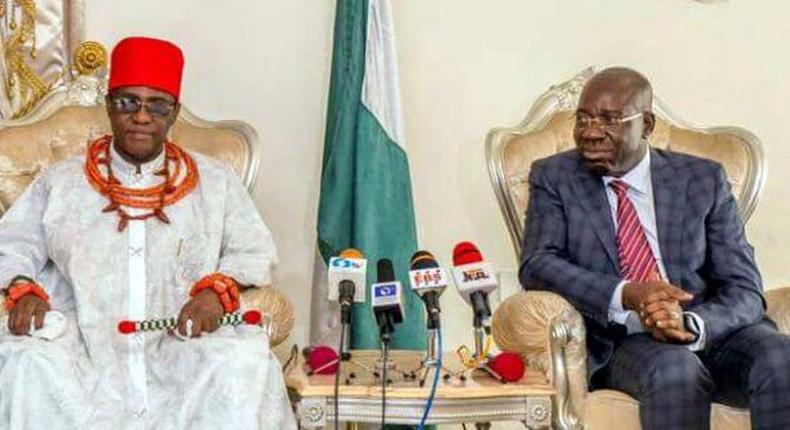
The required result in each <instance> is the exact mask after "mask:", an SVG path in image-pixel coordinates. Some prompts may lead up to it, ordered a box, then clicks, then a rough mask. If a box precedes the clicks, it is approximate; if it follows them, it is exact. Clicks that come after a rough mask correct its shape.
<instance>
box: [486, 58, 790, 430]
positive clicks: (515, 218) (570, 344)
mask: <svg viewBox="0 0 790 430" xmlns="http://www.w3.org/2000/svg"><path fill="white" fill-rule="evenodd" d="M596 70H597V69H596V68H594V67H591V68H589V69H586V70H584V71H583V72H581V73H579V74H578V75H577V76H575V77H574V78H572V79H571V80H569V81H567V82H564V83H562V84H559V85H555V86H553V87H551V88H550V89H549V90H548V91H547V92H546V93H545V94H544V95H543V96H541V97H540V98H539V99H538V101H537V102H536V103H535V104H534V105H533V107H532V108H531V109H530V111H529V113H528V114H527V116H526V118H525V119H524V120H523V121H522V122H521V123H520V124H518V125H517V126H515V127H509V128H497V129H493V130H492V131H491V132H490V133H489V134H488V138H487V142H486V158H487V160H488V169H489V174H490V177H491V182H492V184H493V187H494V191H495V193H496V196H497V199H498V200H499V205H500V208H501V210H502V213H503V215H504V217H505V222H506V224H507V227H508V230H509V232H510V239H511V241H512V244H513V248H514V251H515V254H516V256H518V255H519V254H520V247H521V245H520V244H521V238H522V233H523V226H524V216H525V211H526V207H527V202H528V200H529V184H528V179H527V178H528V177H529V170H530V166H531V163H532V161H534V160H536V159H539V158H543V157H546V156H549V155H552V154H555V153H557V152H561V151H564V150H567V149H570V148H573V147H574V142H573V135H572V130H573V121H572V119H571V115H570V114H571V112H573V111H574V110H575V107H576V103H577V101H578V96H579V93H580V91H581V89H582V87H583V86H584V83H585V82H586V81H587V79H589V78H590V77H591V76H592V75H593V74H594V73H595V72H596ZM653 109H654V111H655V113H656V115H657V117H658V121H657V125H656V130H655V132H654V133H653V136H652V137H651V145H653V146H655V147H658V148H664V149H669V150H672V151H677V152H684V153H689V154H693V155H697V156H701V157H706V158H710V159H713V160H716V161H718V162H720V163H721V164H722V165H724V167H725V170H726V171H727V175H728V177H729V180H730V182H731V184H732V189H733V193H734V194H735V197H736V200H737V202H738V207H739V210H740V213H741V216H742V217H743V219H744V220H745V221H746V220H748V218H749V216H750V215H751V213H752V211H753V210H754V208H755V205H756V204H757V199H758V197H759V195H760V192H761V190H762V186H763V183H764V181H765V168H764V166H763V153H762V149H761V146H760V141H759V140H758V139H757V138H756V137H755V136H754V135H752V134H751V133H749V132H748V131H746V130H743V129H740V128H735V127H715V128H699V127H695V126H692V125H690V124H688V123H686V122H685V121H683V120H681V119H680V118H678V117H677V116H675V115H673V114H672V113H671V112H670V111H669V110H668V109H667V108H666V107H665V106H664V105H663V104H662V103H661V101H660V100H659V99H658V98H656V101H655V102H654V106H653ZM766 296H767V297H766V298H767V300H768V313H769V315H770V316H771V318H772V319H773V320H774V321H776V323H777V324H778V325H779V327H780V330H782V331H783V332H784V333H790V309H789V308H790V288H782V289H775V290H771V291H768V292H767V293H766ZM493 332H494V338H495V340H496V343H497V345H498V346H499V348H500V349H506V350H510V351H516V352H518V353H520V354H521V355H522V357H523V358H524V359H525V362H527V363H528V364H529V365H530V366H533V367H536V368H539V369H541V370H542V371H543V372H545V373H546V376H547V378H548V379H549V380H550V381H551V382H552V384H553V385H554V386H555V387H556V389H557V391H558V396H557V399H556V402H555V405H554V407H555V411H554V416H555V417H556V422H555V424H554V425H555V428H558V429H570V428H579V427H582V426H583V427H584V428H587V429H593V430H596V429H607V430H608V429H639V428H640V424H639V412H638V404H637V402H636V401H635V400H634V399H633V398H631V397H629V396H628V395H626V394H624V393H621V392H618V391H613V390H598V391H595V392H588V390H587V378H586V372H587V370H586V359H587V351H586V348H585V339H584V336H585V331H584V322H583V320H582V318H581V315H580V314H579V313H578V312H577V311H576V310H575V309H574V308H573V307H572V306H571V305H570V304H569V303H568V302H567V301H565V300H564V299H563V298H562V297H560V296H558V295H556V294H553V293H549V292H543V291H532V292H520V293H517V294H515V295H513V296H511V297H509V298H508V299H507V300H505V301H504V302H503V303H502V304H501V305H500V306H499V308H498V309H497V310H496V312H495V314H494V317H493ZM711 428H713V429H748V428H750V424H749V412H748V411H747V410H743V409H736V408H731V407H728V406H725V405H721V404H715V405H714V406H713V410H712V422H711Z"/></svg>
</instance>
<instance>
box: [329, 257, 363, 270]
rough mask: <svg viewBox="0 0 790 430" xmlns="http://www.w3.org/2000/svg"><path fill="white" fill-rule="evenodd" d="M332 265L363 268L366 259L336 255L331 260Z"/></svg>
mask: <svg viewBox="0 0 790 430" xmlns="http://www.w3.org/2000/svg"><path fill="white" fill-rule="evenodd" d="M329 265H330V267H336V268H339V269H362V268H363V267H365V263H364V260H361V259H355V258H353V259H352V258H344V257H335V258H331V259H330V260H329Z"/></svg>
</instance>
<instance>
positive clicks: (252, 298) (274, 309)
mask: <svg viewBox="0 0 790 430" xmlns="http://www.w3.org/2000/svg"><path fill="white" fill-rule="evenodd" d="M241 304H242V308H244V309H258V310H260V311H261V313H262V314H263V315H267V316H270V317H271V318H272V324H273V326H274V327H273V330H272V338H271V343H272V347H275V346H277V345H279V344H280V343H282V342H283V341H284V340H285V339H287V338H288V336H289V335H290V334H291V330H293V327H294V308H293V305H292V304H291V302H289V301H288V299H287V298H286V297H285V295H283V293H281V292H279V291H277V289H276V288H274V287H272V286H265V287H261V288H249V289H247V290H245V291H244V292H243V293H241Z"/></svg>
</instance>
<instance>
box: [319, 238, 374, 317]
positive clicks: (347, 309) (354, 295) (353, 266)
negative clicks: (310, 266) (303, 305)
mask: <svg viewBox="0 0 790 430" xmlns="http://www.w3.org/2000/svg"><path fill="white" fill-rule="evenodd" d="M367 265H368V262H367V260H365V257H364V256H363V255H362V253H361V252H359V251H358V250H356V249H354V248H348V249H346V250H344V251H343V252H341V253H340V255H339V256H337V257H332V258H330V259H329V273H328V284H329V300H331V301H338V302H339V303H340V318H341V322H342V323H343V324H350V323H351V304H353V303H356V302H364V301H365V279H366V276H367Z"/></svg>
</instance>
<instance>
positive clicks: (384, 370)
mask: <svg viewBox="0 0 790 430" xmlns="http://www.w3.org/2000/svg"><path fill="white" fill-rule="evenodd" d="M382 340H383V339H382ZM382 345H383V347H384V352H383V357H382V363H383V366H381V430H384V428H385V425H386V418H387V366H388V365H389V359H390V342H389V339H387V340H383V342H382Z"/></svg>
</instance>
